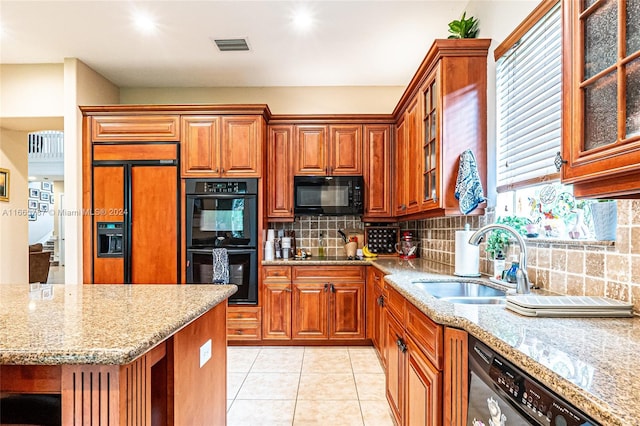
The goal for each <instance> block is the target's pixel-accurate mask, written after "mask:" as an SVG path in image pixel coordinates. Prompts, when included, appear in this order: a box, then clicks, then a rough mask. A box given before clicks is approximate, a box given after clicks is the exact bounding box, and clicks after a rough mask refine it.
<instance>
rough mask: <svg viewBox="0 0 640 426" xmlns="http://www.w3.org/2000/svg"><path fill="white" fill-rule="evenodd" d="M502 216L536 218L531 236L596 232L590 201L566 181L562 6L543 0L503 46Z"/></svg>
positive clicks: (499, 91) (499, 56) (499, 84)
mask: <svg viewBox="0 0 640 426" xmlns="http://www.w3.org/2000/svg"><path fill="white" fill-rule="evenodd" d="M495 57H496V60H497V65H496V104H497V139H498V140H497V144H496V145H497V153H496V157H497V169H498V170H497V190H498V200H497V202H496V217H504V216H519V217H525V218H528V219H529V220H530V221H531V222H532V223H533V224H538V225H539V226H532V227H531V231H530V232H529V234H528V236H529V237H535V236H540V237H543V238H554V239H569V238H590V237H591V236H592V231H591V230H590V229H589V228H590V226H589V222H590V215H585V214H584V213H585V211H586V210H585V207H586V205H587V204H588V202H585V201H581V200H575V199H574V197H573V187H571V186H566V185H562V184H561V183H560V174H559V173H558V171H557V169H556V168H555V164H554V159H555V155H556V153H557V152H558V151H560V145H561V137H562V13H561V5H560V1H558V0H545V1H543V2H542V3H541V4H540V5H539V6H538V7H537V8H536V9H535V10H534V11H533V12H532V13H531V14H530V15H529V17H527V19H526V20H525V21H524V22H523V23H522V24H521V25H520V26H518V28H517V30H516V31H514V33H513V34H511V35H510V36H509V37H507V39H506V40H505V42H504V43H502V44H501V45H500V46H499V47H498V48H497V49H496V51H495Z"/></svg>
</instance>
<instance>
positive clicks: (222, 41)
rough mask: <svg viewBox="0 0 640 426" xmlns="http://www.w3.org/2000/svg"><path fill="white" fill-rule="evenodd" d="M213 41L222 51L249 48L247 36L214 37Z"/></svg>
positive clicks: (236, 50)
mask: <svg viewBox="0 0 640 426" xmlns="http://www.w3.org/2000/svg"><path fill="white" fill-rule="evenodd" d="M213 42H214V43H215V44H216V46H218V49H219V50H220V51H221V52H239V51H243V50H249V45H248V44H247V39H246V38H214V39H213Z"/></svg>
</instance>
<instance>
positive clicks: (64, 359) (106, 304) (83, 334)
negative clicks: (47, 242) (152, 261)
mask: <svg viewBox="0 0 640 426" xmlns="http://www.w3.org/2000/svg"><path fill="white" fill-rule="evenodd" d="M30 288H31V289H30ZM236 291H237V287H236V286H235V285H170V284H168V285H147V284H145V285H123V284H113V285H102V284H101V285H63V284H54V285H43V286H40V285H35V286H34V285H33V284H32V285H29V284H3V285H0V364H15V365H61V364H106V365H123V364H128V363H130V362H131V361H133V360H135V359H136V358H137V357H139V356H140V355H142V354H144V353H145V352H147V351H148V350H150V349H151V348H153V347H154V346H155V345H157V344H158V343H160V342H162V341H164V340H165V339H167V338H168V337H169V336H171V335H173V334H175V333H176V332H177V331H178V330H180V329H181V328H183V327H184V326H186V325H187V324H189V323H190V322H191V321H193V320H195V319H196V318H198V317H199V316H201V315H202V314H204V313H205V312H207V311H208V310H209V309H211V308H213V307H214V306H216V305H218V304H219V303H222V302H224V301H225V300H226V299H227V298H228V297H229V296H231V295H232V294H233V293H235V292H236Z"/></svg>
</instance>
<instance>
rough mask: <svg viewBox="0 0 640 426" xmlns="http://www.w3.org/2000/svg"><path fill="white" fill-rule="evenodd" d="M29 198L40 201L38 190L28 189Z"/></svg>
mask: <svg viewBox="0 0 640 426" xmlns="http://www.w3.org/2000/svg"><path fill="white" fill-rule="evenodd" d="M29 198H37V199H40V190H39V189H35V188H29Z"/></svg>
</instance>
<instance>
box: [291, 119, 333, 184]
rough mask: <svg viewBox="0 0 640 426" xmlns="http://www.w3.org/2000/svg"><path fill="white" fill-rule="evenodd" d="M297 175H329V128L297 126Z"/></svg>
mask: <svg viewBox="0 0 640 426" xmlns="http://www.w3.org/2000/svg"><path fill="white" fill-rule="evenodd" d="M295 132H296V140H295V147H296V150H295V155H296V158H295V174H296V175H312V176H314V175H316V176H317V175H323V176H324V175H326V174H327V126H318V125H306V124H301V125H296V126H295Z"/></svg>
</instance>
